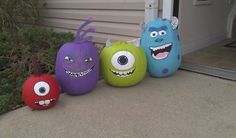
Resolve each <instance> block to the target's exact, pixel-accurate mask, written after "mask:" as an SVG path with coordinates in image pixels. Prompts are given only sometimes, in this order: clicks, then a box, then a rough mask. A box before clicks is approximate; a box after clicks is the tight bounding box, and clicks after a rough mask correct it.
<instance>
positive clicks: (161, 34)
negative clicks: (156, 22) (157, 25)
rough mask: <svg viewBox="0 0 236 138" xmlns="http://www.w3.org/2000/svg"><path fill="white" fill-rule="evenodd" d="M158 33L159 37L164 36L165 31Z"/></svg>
mask: <svg viewBox="0 0 236 138" xmlns="http://www.w3.org/2000/svg"><path fill="white" fill-rule="evenodd" d="M158 33H159V35H160V36H164V35H166V31H165V30H161V31H159V32H158Z"/></svg>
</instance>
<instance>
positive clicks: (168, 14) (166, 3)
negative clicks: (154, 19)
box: [162, 0, 174, 20]
mask: <svg viewBox="0 0 236 138" xmlns="http://www.w3.org/2000/svg"><path fill="white" fill-rule="evenodd" d="M173 5H174V0H163V16H162V17H163V18H165V19H169V20H170V19H171V18H172V16H173Z"/></svg>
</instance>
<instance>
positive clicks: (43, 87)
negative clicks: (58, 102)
mask: <svg viewBox="0 0 236 138" xmlns="http://www.w3.org/2000/svg"><path fill="white" fill-rule="evenodd" d="M49 91H50V86H49V84H48V83H46V82H44V81H40V82H37V83H36V84H35V85H34V92H35V94H37V95H38V96H45V95H47V94H48V93H49Z"/></svg>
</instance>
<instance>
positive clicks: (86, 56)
mask: <svg viewBox="0 0 236 138" xmlns="http://www.w3.org/2000/svg"><path fill="white" fill-rule="evenodd" d="M91 22H92V19H88V20H87V21H86V22H85V23H84V24H82V25H81V26H80V28H79V29H78V32H77V34H76V38H75V40H74V41H73V42H68V43H65V44H64V45H63V46H62V47H61V48H60V50H59V51H58V53H57V58H56V78H57V80H58V81H59V83H60V86H61V88H62V90H63V91H64V92H66V93H68V94H70V95H81V94H85V93H88V92H89V91H91V90H92V89H93V88H94V87H95V86H96V83H97V81H98V79H99V54H98V50H97V48H96V47H95V46H94V45H92V44H91V43H90V42H89V41H91V40H92V39H93V37H92V36H86V34H87V33H88V32H95V29H93V28H89V29H87V30H85V31H82V29H83V28H84V27H85V26H86V25H88V24H89V23H91Z"/></svg>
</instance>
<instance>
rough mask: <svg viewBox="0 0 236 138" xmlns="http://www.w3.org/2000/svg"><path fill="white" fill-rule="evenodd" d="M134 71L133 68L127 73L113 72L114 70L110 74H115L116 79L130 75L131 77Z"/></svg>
mask: <svg viewBox="0 0 236 138" xmlns="http://www.w3.org/2000/svg"><path fill="white" fill-rule="evenodd" d="M134 71H135V68H133V69H131V70H128V71H115V70H111V72H112V73H113V74H115V75H116V76H118V77H128V76H130V75H132V74H133V73H134Z"/></svg>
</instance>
